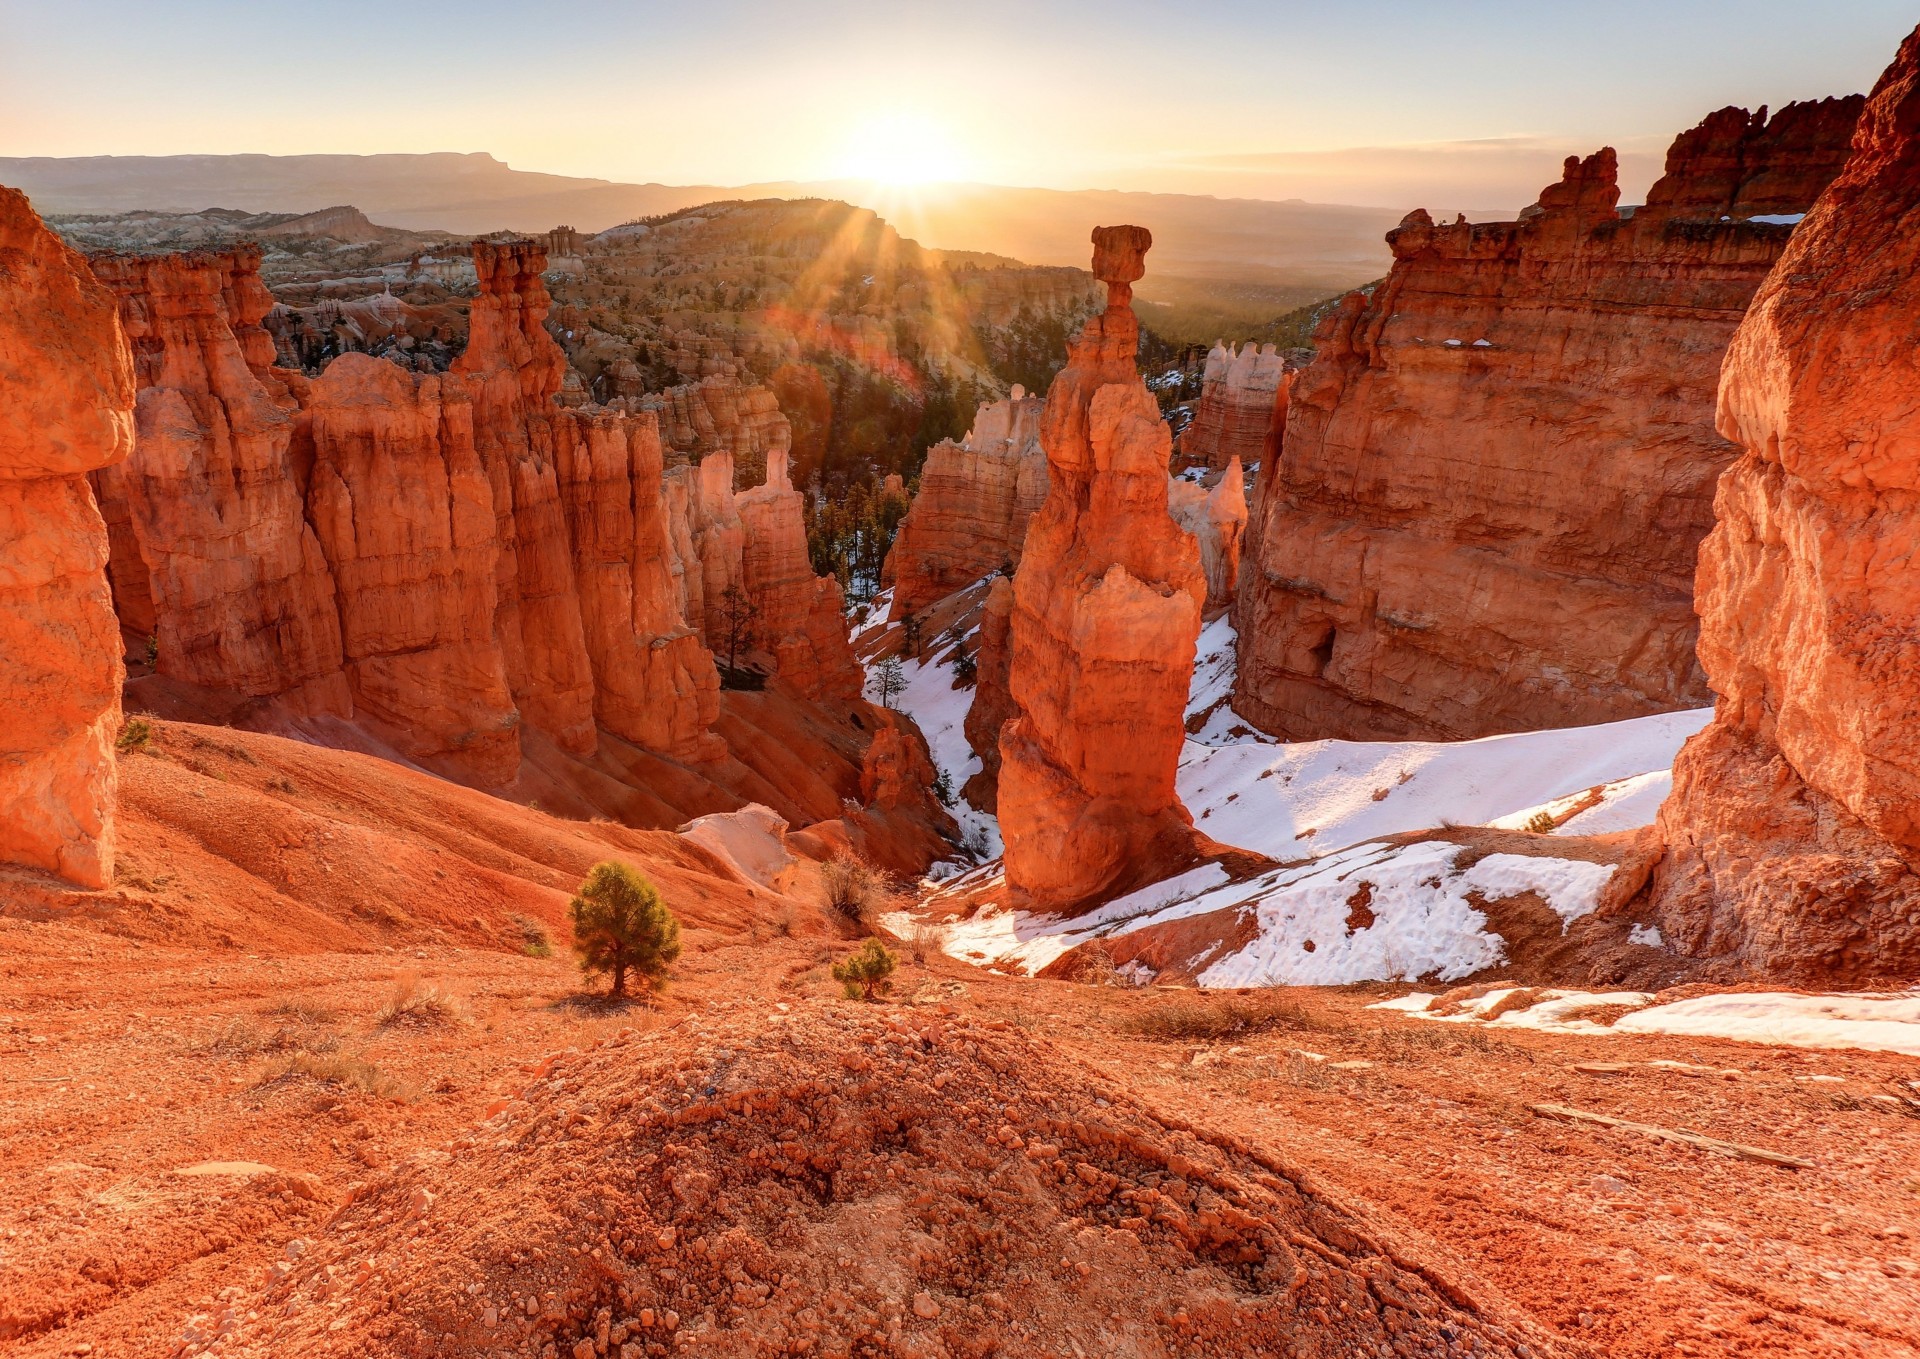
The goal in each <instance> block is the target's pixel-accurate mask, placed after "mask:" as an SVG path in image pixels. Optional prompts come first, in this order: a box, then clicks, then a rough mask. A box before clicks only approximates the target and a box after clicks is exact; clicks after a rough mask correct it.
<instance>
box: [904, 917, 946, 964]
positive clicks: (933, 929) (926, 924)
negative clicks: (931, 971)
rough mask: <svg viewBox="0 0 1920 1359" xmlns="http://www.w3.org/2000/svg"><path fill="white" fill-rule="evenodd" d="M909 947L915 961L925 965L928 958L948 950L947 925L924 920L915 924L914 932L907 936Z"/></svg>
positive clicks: (935, 956)
mask: <svg viewBox="0 0 1920 1359" xmlns="http://www.w3.org/2000/svg"><path fill="white" fill-rule="evenodd" d="M907 947H908V949H910V950H911V951H912V953H913V960H914V962H916V963H918V964H919V965H920V966H922V967H925V966H926V965H927V959H928V958H937V957H939V956H940V955H941V954H942V953H945V952H946V950H947V927H946V926H945V925H936V924H934V923H933V922H932V921H930V920H922V921H920V922H918V923H917V924H916V925H914V927H913V933H912V934H911V935H909V936H908V938H907Z"/></svg>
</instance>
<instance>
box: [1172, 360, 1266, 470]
mask: <svg viewBox="0 0 1920 1359" xmlns="http://www.w3.org/2000/svg"><path fill="white" fill-rule="evenodd" d="M1289 382H1290V379H1289V378H1288V375H1287V372H1286V360H1285V359H1283V358H1281V356H1280V354H1279V352H1278V351H1277V350H1275V348H1274V347H1273V346H1272V345H1264V346H1262V345H1256V344H1254V343H1253V342H1252V341H1251V340H1249V341H1248V342H1247V343H1246V344H1244V345H1242V346H1240V347H1239V348H1238V349H1235V348H1234V346H1232V345H1230V344H1226V343H1224V342H1221V343H1218V344H1215V345H1214V347H1213V348H1212V350H1210V351H1209V352H1208V354H1207V366H1206V371H1205V373H1204V374H1203V376H1202V384H1201V388H1200V401H1199V404H1197V405H1196V406H1195V407H1194V411H1193V423H1192V424H1191V425H1188V426H1187V429H1186V432H1185V433H1184V434H1182V435H1181V436H1180V458H1181V461H1182V462H1184V463H1185V464H1186V465H1187V466H1189V467H1206V468H1211V469H1213V470H1215V471H1218V470H1220V469H1221V468H1223V467H1225V466H1226V465H1227V463H1228V462H1229V461H1230V460H1232V459H1234V458H1238V459H1240V461H1241V462H1242V463H1243V464H1245V465H1246V466H1248V467H1251V466H1253V465H1254V464H1255V463H1257V462H1259V461H1261V459H1262V457H1263V456H1264V454H1265V452H1266V448H1267V443H1268V441H1269V439H1270V438H1271V437H1272V434H1273V431H1275V430H1276V429H1279V428H1282V427H1284V426H1285V424H1286V421H1287V392H1288V387H1289Z"/></svg>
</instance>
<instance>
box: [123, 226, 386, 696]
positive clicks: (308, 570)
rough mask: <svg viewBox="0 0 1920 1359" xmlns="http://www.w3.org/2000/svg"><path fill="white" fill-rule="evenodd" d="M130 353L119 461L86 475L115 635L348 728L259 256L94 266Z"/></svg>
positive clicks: (334, 612)
mask: <svg viewBox="0 0 1920 1359" xmlns="http://www.w3.org/2000/svg"><path fill="white" fill-rule="evenodd" d="M92 265H93V271H94V273H95V274H96V275H97V276H98V277H99V278H100V280H101V281H102V282H103V283H105V284H106V285H107V286H108V287H110V288H111V289H112V290H113V292H114V294H115V296H116V297H117V298H118V300H119V305H120V316H121V321H122V324H123V325H124V327H125V329H126V333H127V338H128V340H129V341H130V343H131V345H132V347H133V351H134V354H135V358H136V379H137V382H138V384H139V398H138V404H137V406H136V411H135V428H136V437H135V441H134V451H133V456H132V457H130V458H128V459H127V460H126V461H125V462H122V463H119V464H116V465H114V466H111V467H107V468H103V469H101V470H100V471H97V472H95V473H94V474H93V483H94V489H95V491H96V492H97V494H98V496H99V499H100V505H101V509H102V511H103V512H104V513H105V515H106V518H107V526H108V530H109V532H110V534H111V535H112V541H113V555H112V561H111V566H110V571H111V576H112V581H113V592H114V602H115V605H116V607H117V608H118V610H119V614H120V622H121V624H122V626H123V627H124V628H126V629H127V631H128V632H129V633H131V634H133V635H134V636H135V637H140V638H150V639H151V640H152V647H153V658H154V662H153V663H154V668H155V670H156V671H158V672H159V673H160V674H163V675H167V676H170V677H173V678H176V679H182V680H186V681H189V682H191V683H194V684H200V685H206V686H209V687H216V688H224V689H231V690H235V691H237V692H239V693H241V694H245V695H248V696H258V695H264V694H276V695H282V696H283V697H284V699H285V701H286V702H287V704H288V705H289V706H290V707H291V708H294V709H296V710H298V711H299V712H301V713H302V714H305V715H311V714H318V713H335V714H338V715H340V716H349V715H351V712H352V702H351V699H350V698H349V696H348V693H347V688H346V684H345V681H344V676H343V673H342V669H341V651H340V618H339V613H338V609H337V606H336V604H335V599H334V588H333V580H332V577H331V575H330V573H329V571H328V568H327V562H326V558H325V557H324V556H323V555H322V553H321V551H320V544H319V540H318V539H317V538H316V537H315V536H314V533H313V529H312V527H311V526H310V525H308V523H307V522H306V519H305V514H304V496H305V484H304V472H305V468H304V466H303V465H302V456H303V454H304V452H305V450H304V449H303V448H299V447H296V444H297V443H298V439H297V434H298V429H299V414H300V403H299V400H298V398H297V396H296V394H295V392H294V390H293V388H292V387H290V386H289V379H290V380H291V381H292V382H293V383H296V384H298V383H300V381H301V380H300V379H299V377H298V376H297V375H293V374H280V373H277V372H276V371H275V369H274V368H273V361H274V349H273V343H272V341H271V339H269V338H268V336H267V333H266V331H265V330H264V329H262V328H261V321H262V320H263V318H265V316H266V315H267V313H268V312H269V311H270V310H271V309H272V306H273V298H272V297H271V296H270V295H269V294H268V292H267V290H266V288H265V287H264V286H263V285H262V284H261V282H260V273H259V266H260V252H259V250H258V248H256V247H252V246H246V247H241V248H239V249H236V250H231V251H220V252H215V251H195V252H191V253H185V254H174V255H102V256H95V257H94V259H93V260H92Z"/></svg>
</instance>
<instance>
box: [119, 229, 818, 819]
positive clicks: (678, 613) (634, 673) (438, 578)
mask: <svg viewBox="0 0 1920 1359" xmlns="http://www.w3.org/2000/svg"><path fill="white" fill-rule="evenodd" d="M257 263H258V259H257V256H256V255H253V254H251V253H250V252H247V251H238V252H232V253H229V254H225V255H211V254H198V255H175V256H153V257H126V256H111V257H104V258H101V259H99V260H97V261H96V268H97V269H98V271H99V273H100V274H101V276H102V277H104V278H106V279H107V280H109V281H110V282H111V283H112V284H113V286H114V287H115V289H116V291H117V292H118V294H119V300H120V307H121V311H122V314H123V316H124V317H125V318H126V323H127V326H128V329H129V331H130V333H132V334H133V335H134V336H135V337H136V338H137V345H136V354H137V357H138V360H139V371H140V377H141V382H142V390H141V395H140V423H139V437H138V440H137V445H136V449H135V453H134V456H133V458H132V459H131V460H130V461H129V463H128V464H127V465H126V466H125V467H124V468H118V469H110V470H109V471H107V472H105V473H102V474H99V480H100V484H101V489H102V493H103V498H104V499H105V501H106V503H107V504H108V506H109V508H110V511H111V512H112V513H113V514H114V519H115V523H116V525H117V526H118V529H119V531H118V532H117V533H116V535H115V539H114V543H115V552H114V562H113V573H114V584H115V592H116V598H117V600H118V602H119V604H120V607H121V616H122V621H123V622H125V623H126V624H127V625H128V626H129V628H131V629H134V630H136V631H138V632H140V633H141V634H143V635H144V634H145V633H147V632H151V633H153V634H154V635H155V637H156V666H157V669H158V670H159V672H160V673H161V674H162V675H166V676H170V677H173V678H178V679H184V680H188V681H191V682H192V683H195V684H198V685H203V686H207V687H209V688H215V689H221V690H226V691H231V692H237V693H240V694H243V695H247V696H249V697H260V698H269V697H270V698H272V699H273V700H274V701H275V703H277V704H278V705H279V706H280V710H281V711H283V712H286V713H288V714H290V715H292V716H295V717H304V716H312V715H316V714H320V713H327V714H332V715H336V716H340V717H350V718H352V719H353V720H355V721H356V722H358V723H360V724H362V725H363V726H365V727H367V728H368V729H369V730H371V731H372V732H373V733H374V734H376V735H378V736H379V737H380V738H381V739H383V740H385V741H387V742H388V743H390V744H391V745H393V746H394V748H395V749H397V750H399V751H400V752H401V753H403V754H405V755H407V756H409V757H410V758H414V759H419V760H423V761H426V762H429V763H432V764H435V765H436V766H438V767H443V768H446V769H448V770H450V771H452V772H457V773H459V774H461V775H462V776H463V777H467V778H470V779H472V780H474V781H475V782H478V783H481V784H485V785H488V786H499V785H503V784H506V783H509V782H511V781H512V780H513V779H514V778H515V777H516V774H517V771H518V769H519V766H520V759H521V746H520V730H521V725H522V723H523V722H524V723H526V724H527V725H528V726H530V727H532V728H534V729H537V730H539V731H540V732H542V733H543V734H544V735H546V736H547V737H549V738H550V739H551V740H553V741H554V742H555V743H556V744H557V745H558V746H560V747H561V748H562V749H563V750H567V751H570V752H573V753H575V754H587V753H590V752H591V751H593V750H594V749H595V748H596V745H597V742H598V735H597V731H598V730H599V729H604V730H606V731H610V732H612V733H614V734H615V735H618V736H620V737H622V738H624V739H626V740H629V741H632V742H634V743H635V744H638V745H640V746H642V747H643V748H645V749H648V750H651V751H654V752H656V753H659V754H663V755H666V756H668V757H670V758H673V759H678V760H682V761H687V762H701V761H706V760H712V759H717V758H720V757H721V756H722V755H723V754H724V749H723V747H722V745H721V743H720V742H719V740H718V738H716V737H715V736H714V735H713V734H712V732H711V730H710V728H711V726H712V723H713V721H714V719H715V716H716V713H717V706H718V677H717V673H716V672H715V670H714V667H713V663H712V659H711V657H710V656H708V655H707V653H706V650H705V648H704V647H703V646H702V645H701V643H700V641H699V638H698V637H697V635H695V634H694V633H693V632H692V631H691V630H689V628H688V627H687V626H686V624H685V622H684V621H683V619H684V616H685V615H684V614H683V612H682V602H681V597H680V594H679V592H678V591H677V590H676V588H675V583H674V578H673V573H674V569H675V561H676V558H675V554H674V550H673V544H672V542H671V540H670V538H669V536H668V535H669V532H670V527H671V526H670V524H669V522H668V516H667V506H666V493H665V489H664V488H663V486H662V468H661V462H662V451H661V447H660V437H659V430H658V425H657V422H656V418H655V416H654V415H653V414H652V413H651V412H640V413H628V412H625V411H617V412H610V411H603V410H580V409H564V408H562V407H560V406H558V405H556V404H555V401H554V397H555V395H556V394H557V393H559V392H560V391H561V389H562V383H563V378H564V372H565V359H564V356H563V355H562V354H561V352H560V350H559V348H558V347H557V346H556V345H555V344H554V342H553V341H552V340H551V339H550V338H549V337H548V335H547V333H546V330H545V328H544V324H543V323H544V321H545V317H546V312H547V306H548V303H547V296H546V291H545V288H544V287H543V285H542V284H541V281H540V275H541V269H542V266H543V263H544V260H543V257H542V254H541V252H540V250H539V248H538V247H537V246H534V245H531V244H530V243H526V242H506V243H500V244H491V243H484V242H483V243H478V244H476V245H475V247H474V266H475V273H476V277H477V278H478V280H479V285H480V295H479V297H477V298H476V299H475V301H474V304H473V308H472V316H471V329H470V340H469V343H468V346H467V349H466V351H465V352H464V353H463V354H462V355H461V357H460V358H459V359H458V360H457V361H456V362H455V363H454V364H453V367H452V369H451V371H449V372H447V373H444V374H433V373H421V372H415V371H412V370H410V369H407V368H403V367H401V366H398V365H396V364H394V363H392V362H389V361H388V360H386V359H382V358H374V357H372V356H369V355H366V354H346V355H342V356H341V357H340V358H338V359H336V360H335V361H334V362H333V363H331V364H330V365H329V366H328V367H327V368H326V370H325V371H324V372H323V373H322V374H321V375H320V376H319V377H317V378H314V379H312V380H311V381H308V380H307V379H305V378H303V377H302V376H301V375H299V374H297V373H292V372H287V371H284V370H277V369H273V368H272V367H270V364H271V360H272V357H273V355H272V347H271V345H270V344H269V343H267V342H266V338H265V335H264V332H262V331H261V330H260V328H259V320H260V318H261V317H262V316H264V315H265V313H266V310H267V308H268V307H269V306H270V305H271V299H270V298H268V297H267V295H266V293H265V290H264V289H263V288H261V287H260V285H259V280H258V275H257V272H256V268H257ZM803 556H804V544H803Z"/></svg>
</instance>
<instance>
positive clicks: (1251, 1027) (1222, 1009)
mask: <svg viewBox="0 0 1920 1359" xmlns="http://www.w3.org/2000/svg"><path fill="white" fill-rule="evenodd" d="M1327 1027H1328V1026H1327V1024H1326V1023H1325V1022H1324V1021H1322V1020H1319V1019H1316V1018H1315V1017H1313V1016H1312V1015H1309V1014H1308V1013H1307V1012H1306V1011H1305V1010H1303V1009H1301V1008H1300V1007H1299V1006H1298V1005H1297V1004H1295V1003H1293V1002H1292V1001H1286V1000H1279V999H1273V1000H1268V999H1265V998H1260V999H1255V1000H1247V999H1242V998H1240V997H1237V996H1228V997H1223V998H1221V999H1219V1000H1211V999H1202V998H1200V997H1198V996H1194V997H1192V998H1188V997H1185V996H1182V997H1177V998H1169V999H1167V1000H1156V1001H1154V1002H1153V1003H1152V1004H1150V1005H1147V1006H1144V1007H1142V1008H1140V1009H1136V1010H1132V1011H1130V1012H1128V1013H1127V1014H1125V1015H1122V1016H1121V1017H1120V1022H1119V1028H1120V1029H1121V1030H1122V1031H1123V1032H1126V1033H1133V1034H1138V1035H1139V1036H1140V1037H1142V1038H1153V1039H1160V1040H1163V1041H1177V1042H1193V1041H1195V1040H1211V1039H1221V1038H1245V1037H1247V1036H1249V1035H1251V1034H1256V1033H1268V1032H1271V1031H1273V1030H1276V1029H1286V1030H1293V1031H1297V1032H1324V1031H1325V1030H1326V1029H1327Z"/></svg>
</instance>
